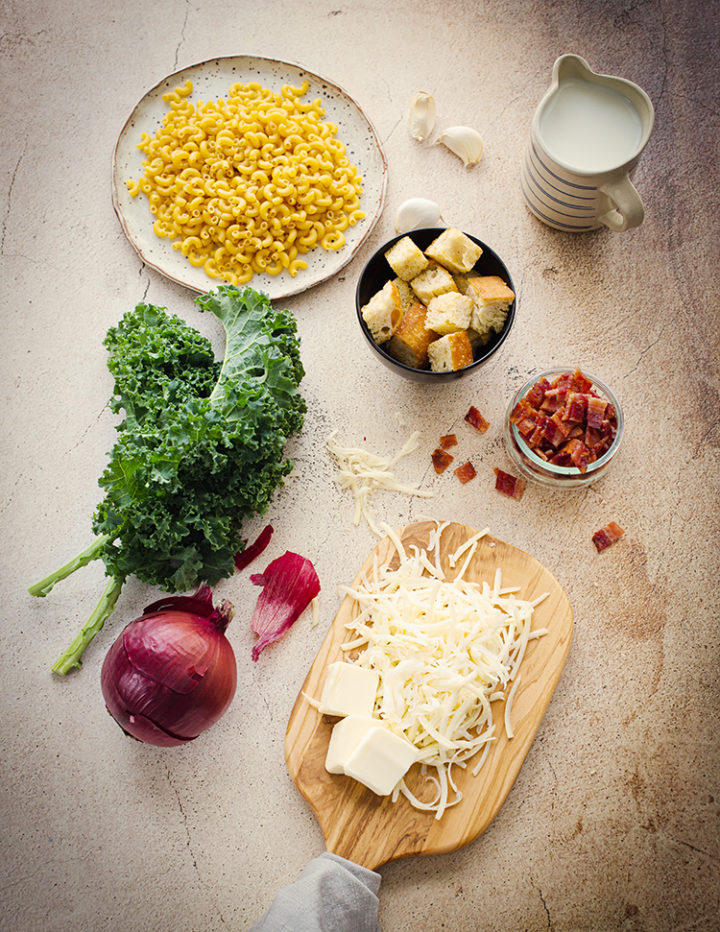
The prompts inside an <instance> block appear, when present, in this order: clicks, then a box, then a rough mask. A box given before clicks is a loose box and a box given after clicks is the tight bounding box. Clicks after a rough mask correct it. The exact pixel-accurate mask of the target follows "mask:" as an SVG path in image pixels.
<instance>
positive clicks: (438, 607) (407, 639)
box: [343, 524, 546, 819]
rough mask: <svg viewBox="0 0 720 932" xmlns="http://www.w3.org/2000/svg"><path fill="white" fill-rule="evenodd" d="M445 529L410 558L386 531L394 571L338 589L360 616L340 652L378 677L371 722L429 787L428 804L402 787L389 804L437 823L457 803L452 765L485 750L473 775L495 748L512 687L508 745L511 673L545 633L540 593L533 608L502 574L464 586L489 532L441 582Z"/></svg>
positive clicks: (466, 547) (379, 570) (469, 544)
mask: <svg viewBox="0 0 720 932" xmlns="http://www.w3.org/2000/svg"><path fill="white" fill-rule="evenodd" d="M445 527H447V524H444V525H439V526H438V527H437V529H436V530H434V531H433V534H432V539H431V542H430V546H429V547H428V550H427V551H425V550H418V549H417V548H413V552H412V553H411V554H407V553H406V552H405V550H404V548H403V546H402V543H401V542H400V541H399V539H398V538H397V536H396V535H395V534H394V532H392V531H391V530H390V529H389V528H387V527H385V528H384V530H385V531H386V533H388V536H389V537H390V539H391V541H392V543H393V545H394V547H395V549H396V550H397V552H398V556H399V559H400V564H399V566H398V567H397V568H396V569H392V570H390V569H388V568H387V566H382V567H380V566H378V565H377V563H375V565H374V567H373V572H372V574H371V578H369V579H368V578H365V579H363V581H362V583H361V584H360V585H358V586H357V587H355V588H351V587H343V591H344V593H346V594H348V595H350V596H351V597H352V598H353V599H354V600H355V602H356V604H357V610H358V614H357V616H356V617H355V618H354V619H353V621H352V622H350V623H349V624H348V625H347V627H348V629H349V630H350V631H352V634H353V637H352V640H350V641H348V642H346V643H345V644H344V645H343V650H344V651H346V652H348V653H350V652H353V651H359V653H358V655H357V657H356V658H355V659H354V660H352V661H351V662H353V663H356V664H359V665H360V666H363V667H369V668H371V669H374V670H377V671H378V673H379V674H380V687H379V690H378V696H377V699H376V704H375V710H374V713H373V714H374V715H376V716H378V717H380V718H382V719H384V721H385V722H386V724H387V725H388V726H389V727H390V728H391V730H393V731H395V732H396V733H398V734H400V735H403V736H404V737H405V738H407V739H408V740H409V741H411V742H412V743H413V744H414V745H415V747H416V748H418V750H419V752H420V753H419V756H418V761H419V762H420V763H421V764H423V765H425V767H424V773H425V777H426V779H427V780H429V781H430V782H431V784H432V785H433V792H434V798H433V799H431V800H430V801H421V800H420V799H418V798H417V796H415V795H414V794H413V793H412V792H411V791H410V789H409V788H408V786H407V784H406V782H405V780H402V781H400V783H399V784H398V786H397V787H396V789H395V791H394V794H393V798H394V799H397V798H398V796H399V794H400V793H402V794H403V795H404V796H405V797H406V798H407V799H408V800H409V801H410V803H411V804H412V805H413V806H415V807H416V808H418V809H423V810H432V811H434V812H435V814H436V818H438V819H439V818H440V817H441V816H442V814H443V812H444V811H445V810H446V809H447V807H448V806H452V805H455V804H457V803H458V802H459V801H460V799H461V798H462V793H461V791H459V790H458V788H457V786H456V784H455V781H454V779H453V774H452V768H453V766H459V767H462V768H464V767H465V766H466V761H467V760H468V759H469V758H471V757H473V756H474V755H476V754H478V753H479V752H482V753H481V754H480V758H479V760H478V762H477V764H476V765H475V767H474V768H473V774H477V772H478V771H479V769H480V767H481V766H482V764H483V763H484V761H485V758H486V755H487V753H488V751H489V749H490V745H491V743H492V742H493V741H496V740H497V737H496V735H495V734H494V732H495V724H496V723H495V722H494V721H493V709H492V703H493V702H495V700H497V699H501V698H502V697H503V696H504V695H505V691H506V689H507V687H508V685H509V684H511V683H512V688H511V690H510V692H509V694H508V701H507V703H506V709H505V722H504V724H505V728H506V732H507V735H508V737H509V738H512V736H513V732H512V728H511V722H510V712H511V706H512V698H513V696H514V691H515V689H516V688H517V685H518V683H519V676H518V668H519V667H520V664H521V663H522V659H523V656H524V654H525V650H526V648H527V645H528V642H529V641H530V640H532V639H533V638H537V637H540V636H541V635H543V634H545V633H546V631H545V630H544V629H538V630H534V631H533V630H532V616H533V610H534V608H535V606H536V605H538V604H539V603H540V602H541V601H542V599H544V598H545V596H544V595H543V596H541V597H539V598H537V599H535V600H534V601H526V600H523V599H519V598H518V597H517V595H516V593H517V589H503V588H502V580H501V573H500V570H499V569H498V570H497V572H496V574H495V578H494V581H493V584H492V586H491V585H489V584H488V583H487V582H483V583H474V582H469V581H467V580H465V579H464V574H465V572H466V570H467V567H468V565H469V563H470V560H471V559H472V557H473V555H474V553H475V551H476V549H477V544H478V541H479V540H480V538H482V537H483V536H484V535H485V534H486V533H487V530H485V531H480V532H479V533H477V534H476V535H474V536H473V537H472V538H470V540H469V541H466V542H465V543H464V544H463V545H462V546H461V547H460V548H458V550H457V551H456V552H455V553H454V554H453V555H451V557H450V559H449V563H450V566H451V567H454V566H455V565H456V564H457V563H458V562H459V561H460V560H462V564H461V566H460V569H459V570H458V572H457V575H456V577H455V578H454V579H453V580H449V579H447V578H446V577H445V574H444V573H443V571H442V568H441V566H440V560H439V545H440V536H441V534H442V532H443V530H444V528H445ZM433 556H434V560H433V559H430V558H431V557H433ZM433 768H434V770H435V775H433V774H432V773H431V771H432V769H433Z"/></svg>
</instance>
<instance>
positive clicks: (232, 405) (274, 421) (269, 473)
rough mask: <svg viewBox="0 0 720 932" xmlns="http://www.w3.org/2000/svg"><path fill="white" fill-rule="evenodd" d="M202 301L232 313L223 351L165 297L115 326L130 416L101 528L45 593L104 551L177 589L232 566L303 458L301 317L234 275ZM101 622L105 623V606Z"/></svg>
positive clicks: (115, 354)
mask: <svg viewBox="0 0 720 932" xmlns="http://www.w3.org/2000/svg"><path fill="white" fill-rule="evenodd" d="M196 304H197V305H198V307H199V309H200V310H201V311H206V312H207V311H209V312H210V313H212V314H214V315H215V316H216V317H217V318H218V319H219V320H220V321H221V322H222V324H223V327H224V329H225V334H226V347H225V355H224V358H223V360H222V362H221V363H218V362H216V360H215V358H214V354H213V352H212V347H211V344H210V342H209V341H208V340H207V339H205V338H204V337H202V336H201V335H200V334H199V333H197V331H195V330H194V329H193V328H191V327H189V326H188V325H187V324H186V323H184V322H183V321H182V320H181V319H180V318H178V317H174V316H170V315H168V314H167V313H166V312H165V310H164V309H162V308H157V307H153V306H150V305H146V304H139V305H138V306H137V307H136V308H135V310H134V311H130V312H128V313H127V314H126V315H125V316H124V317H123V319H122V320H121V322H120V323H119V324H118V325H117V326H116V327H114V328H112V329H111V330H110V331H108V334H107V337H106V340H105V345H106V346H107V348H108V350H109V353H110V356H109V360H108V367H109V369H110V372H111V373H112V375H113V376H114V378H115V390H114V395H113V398H112V400H111V407H112V408H113V410H114V411H116V412H120V411H124V413H125V416H124V419H123V420H122V421H121V422H120V424H119V425H118V427H117V431H118V438H117V441H116V443H115V446H114V448H113V450H112V452H111V454H110V458H109V462H108V465H107V468H106V469H105V471H104V473H103V475H102V476H101V478H100V480H99V484H100V486H101V488H102V489H104V492H105V497H104V499H103V501H102V502H101V503H100V504H99V506H98V508H97V510H96V512H95V515H94V518H93V530H94V531H95V533H96V534H97V535H98V540H97V541H96V542H95V543H94V544H93V545H91V547H90V548H88V550H87V551H84V552H83V554H81V555H80V557H78V558H76V559H75V561H71V563H69V564H66V566H65V567H63V568H61V570H59V571H56V573H55V574H51V575H50V576H48V577H46V578H45V579H44V580H41V581H40V582H39V583H37V584H35V586H33V587H31V589H30V591H31V592H32V593H33V594H35V595H45V594H46V593H47V592H49V591H50V589H51V588H52V586H53V585H54V583H55V582H57V581H58V580H59V579H62V578H64V576H66V575H69V573H70V572H73V571H74V569H76V568H78V566H80V565H84V564H85V563H87V562H89V560H90V559H94V558H97V557H100V558H101V559H102V560H103V561H104V562H105V565H106V571H107V573H108V575H109V576H110V577H111V579H112V580H115V581H116V582H117V581H119V584H120V585H121V584H122V581H123V580H124V579H125V578H126V577H127V576H129V575H135V576H136V577H138V578H139V579H141V580H142V581H144V582H147V583H150V584H153V585H157V586H160V587H161V588H163V589H165V590H167V591H174V592H179V591H186V590H188V589H190V588H193V587H195V586H197V585H199V584H200V583H201V582H208V583H210V584H212V583H214V582H216V581H217V580H218V579H221V578H223V577H226V576H229V575H231V574H232V573H233V571H234V562H233V558H234V555H235V553H236V552H237V551H238V550H241V549H242V547H243V540H242V536H241V527H242V522H243V520H244V519H245V518H247V517H249V516H251V515H256V514H263V513H264V512H265V511H266V510H267V508H268V506H269V504H270V502H271V500H272V496H273V493H274V492H275V490H276V489H277V488H278V487H279V486H280V485H281V484H282V481H283V479H284V477H285V476H287V475H288V473H289V472H290V471H291V470H292V467H293V463H292V461H291V460H289V459H287V458H286V457H285V456H284V452H283V451H284V448H285V445H286V443H287V441H288V439H289V438H290V437H291V436H292V435H293V434H296V433H297V432H299V431H300V429H301V428H302V425H303V419H304V414H305V411H306V405H305V402H304V400H303V398H302V397H301V395H300V393H299V388H298V386H299V384H300V381H301V379H302V378H303V375H304V370H303V366H302V361H301V359H300V343H299V339H298V336H297V328H296V323H295V320H294V318H293V317H292V315H291V314H290V312H289V311H284V310H277V309H275V308H273V307H272V305H271V303H270V301H269V299H268V298H267V296H266V295H264V294H260V293H258V292H255V291H253V290H252V289H251V288H244V289H238V288H236V287H234V286H232V285H221V286H220V287H219V288H217V289H216V290H215V291H214V292H211V293H209V294H207V295H203V296H201V297H199V298H198V299H197V301H196ZM116 588H117V587H116ZM117 592H119V588H117ZM117 592H116V591H115V589H113V596H114V598H113V599H112V604H111V605H110V606H109V611H112V607H113V606H114V603H115V600H116V599H117ZM101 601H102V600H101ZM106 601H108V600H107V599H106ZM96 612H97V610H96ZM94 614H96V613H94ZM108 614H109V612H108ZM105 617H107V615H106V616H105ZM103 620H104V619H103ZM94 627H95V629H96V630H99V627H102V622H101V623H100V626H99V627H98V626H97V618H96V620H95V624H94ZM96 630H94V631H93V632H92V634H91V635H90V637H92V636H93V635H94V633H96ZM76 641H77V639H76ZM87 643H89V638H88V639H87V641H85V640H83V639H82V638H81V642H80V646H79V648H77V649H75V650H74V651H73V652H72V656H70V657H68V656H67V652H66V655H63V657H62V658H60V660H59V661H58V663H57V664H56V665H55V667H54V668H53V669H56V670H57V672H67V670H68V669H71V668H72V667H73V666H79V657H80V656H81V654H82V651H83V650H84V649H85V647H86V646H87Z"/></svg>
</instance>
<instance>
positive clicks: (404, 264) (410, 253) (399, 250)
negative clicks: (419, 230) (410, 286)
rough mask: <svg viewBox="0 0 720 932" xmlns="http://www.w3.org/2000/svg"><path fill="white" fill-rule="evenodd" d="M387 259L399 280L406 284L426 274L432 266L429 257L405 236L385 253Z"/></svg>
mask: <svg viewBox="0 0 720 932" xmlns="http://www.w3.org/2000/svg"><path fill="white" fill-rule="evenodd" d="M385 258H386V259H387V261H388V264H389V266H390V268H391V269H392V270H393V272H394V273H395V274H396V275H397V276H398V278H402V280H403V281H406V282H409V281H410V279H411V278H415V276H416V275H419V274H420V273H421V272H424V271H425V269H426V268H427V267H428V265H429V264H430V262H429V260H428V258H427V256H426V255H425V254H424V253H423V251H422V250H421V249H420V247H419V246H417V245H416V244H415V243H414V242H413V241H412V240H411V239H410V237H409V236H403V238H402V239H399V240H398V241H397V243H395V245H394V246H391V247H390V249H388V251H387V252H386V253H385Z"/></svg>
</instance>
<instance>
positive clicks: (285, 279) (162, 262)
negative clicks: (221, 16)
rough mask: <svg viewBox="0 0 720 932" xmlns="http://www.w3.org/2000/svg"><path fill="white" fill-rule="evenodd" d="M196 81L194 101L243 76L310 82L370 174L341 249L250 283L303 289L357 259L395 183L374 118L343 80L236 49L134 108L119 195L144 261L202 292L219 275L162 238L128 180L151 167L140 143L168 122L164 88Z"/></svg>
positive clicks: (124, 140)
mask: <svg viewBox="0 0 720 932" xmlns="http://www.w3.org/2000/svg"><path fill="white" fill-rule="evenodd" d="M187 80H190V81H192V83H193V93H192V97H191V98H190V100H191V101H193V100H209V99H215V98H218V97H226V96H227V92H228V88H229V87H230V85H231V84H233V83H235V82H238V81H239V82H243V83H247V82H249V81H258V82H259V83H260V84H262V86H263V87H267V88H270V89H272V90H274V91H279V90H280V89H281V87H282V86H283V85H284V84H292V85H295V86H297V85H300V84H302V83H303V81H308V83H309V85H310V87H309V90H308V93H307V96H306V98H305V99H306V100H314V99H315V98H316V97H319V98H320V99H321V101H322V104H323V108H324V109H325V117H324V119H325V120H328V121H330V122H331V123H335V124H336V125H337V127H338V132H337V138H338V139H339V140H340V141H341V142H343V143H344V144H345V147H346V150H347V153H346V154H347V157H348V158H349V159H350V161H351V162H352V163H353V164H354V165H355V166H356V167H357V169H358V174H359V175H360V176H361V178H362V188H363V193H362V196H361V199H360V207H361V209H362V210H363V211H364V213H365V217H364V219H362V220H359V221H358V222H357V223H356V224H355V226H352V227H348V229H347V230H346V231H345V237H346V243H345V245H344V246H343V247H342V248H341V249H339V250H337V251H325V250H324V249H322V248H317V249H314V250H312V251H311V252H309V253H307V255H305V256H303V258H304V259H305V261H306V262H307V263H308V268H307V269H302V270H300V271H299V272H298V274H297V275H296V276H295V277H291V276H290V275H289V274H288V273H287V272H283V273H281V274H280V275H267V274H263V275H255V276H254V277H253V278H252V280H251V281H250V282H249V284H250V285H251V286H252V287H253V288H256V289H257V290H259V291H264V292H266V294H268V295H269V297H270V298H271V299H276V298H284V297H287V296H288V295H293V294H298V293H299V292H302V291H305V290H306V289H307V288H311V287H312V286H313V285H317V284H318V283H319V282H322V281H325V280H326V279H328V278H330V277H331V276H333V275H335V274H336V273H337V272H338V271H339V270H340V269H342V268H343V267H344V266H345V265H347V263H348V262H349V261H350V260H351V259H352V258H353V256H354V255H355V253H356V252H357V250H358V249H359V248H360V246H361V244H362V243H363V242H364V240H365V239H366V238H367V236H368V235H369V234H370V231H371V230H372V229H373V227H374V226H375V224H376V223H377V221H378V219H379V217H380V214H381V212H382V208H383V203H384V201H385V190H386V186H387V162H386V159H385V153H384V152H383V149H382V146H381V144H380V140H379V139H378V136H377V133H376V132H375V129H374V127H373V125H372V124H371V123H370V121H369V120H368V118H367V117H366V116H365V114H364V113H363V111H362V110H361V109H360V107H359V106H358V105H357V104H356V103H355V101H354V100H353V99H352V98H351V97H350V96H349V95H348V94H347V93H346V92H345V91H344V90H343V89H342V88H340V87H338V86H337V85H336V84H333V83H331V82H330V81H327V80H326V79H325V78H321V77H319V76H318V75H316V74H313V73H312V72H310V71H306V70H305V69H304V68H301V67H300V66H299V65H293V64H290V63H289V62H283V61H275V60H273V59H269V58H255V57H250V56H247V55H236V56H233V57H229V58H215V59H212V61H205V62H200V63H199V64H197V65H191V66H190V67H189V68H183V69H182V71H176V72H175V73H174V74H171V75H168V76H167V77H166V78H164V79H163V80H162V81H161V82H160V83H159V84H156V85H155V87H154V88H152V90H150V91H148V92H147V94H145V96H144V97H143V98H142V100H141V101H140V102H139V103H138V104H137V106H136V107H135V109H134V110H133V112H132V113H131V114H130V117H129V119H128V120H127V122H126V124H125V126H124V127H123V130H122V132H121V133H120V137H119V139H118V142H117V145H116V147H115V153H114V156H113V176H112V197H113V206H114V207H115V212H116V213H117V215H118V218H119V219H120V223H121V224H122V228H123V230H124V231H125V233H126V235H127V237H128V239H129V240H130V242H131V243H132V245H133V246H134V248H135V250H136V251H137V253H138V254H139V255H140V257H141V258H142V260H143V261H144V262H145V263H146V264H147V265H149V266H151V267H152V268H154V269H157V271H158V272H161V273H162V274H163V275H165V276H166V277H167V278H170V279H172V280H173V281H175V282H179V283H180V284H181V285H186V286H187V287H188V288H192V289H193V290H194V291H199V292H205V291H209V290H210V289H211V288H213V287H215V285H216V284H217V281H216V280H215V279H212V278H210V277H208V276H207V275H206V274H205V271H204V270H203V269H202V268H196V267H195V266H193V265H191V264H190V263H189V262H188V260H187V259H186V258H185V257H184V256H183V255H182V254H181V253H180V251H179V250H175V249H173V248H172V244H171V240H169V239H161V238H159V237H157V236H156V235H155V233H154V232H153V228H152V225H153V219H154V218H153V215H152V214H151V213H150V209H149V206H148V202H147V199H146V198H145V197H144V196H143V195H139V196H138V197H131V195H130V193H129V191H128V189H127V186H126V184H125V182H126V181H127V180H128V179H130V178H133V179H136V180H137V179H139V178H140V177H141V175H142V174H143V167H142V162H143V158H144V155H143V153H142V152H141V151H140V150H139V149H138V148H137V145H138V143H139V142H140V139H141V136H142V134H143V132H145V133H148V135H150V136H152V135H154V134H155V132H156V130H157V129H158V127H159V126H160V125H161V123H162V119H163V117H164V115H165V114H166V112H167V109H168V107H167V104H166V103H165V102H164V101H163V99H162V95H163V94H165V93H167V92H168V91H169V90H172V89H173V88H174V87H177V86H178V85H180V84H184V83H185V81H187Z"/></svg>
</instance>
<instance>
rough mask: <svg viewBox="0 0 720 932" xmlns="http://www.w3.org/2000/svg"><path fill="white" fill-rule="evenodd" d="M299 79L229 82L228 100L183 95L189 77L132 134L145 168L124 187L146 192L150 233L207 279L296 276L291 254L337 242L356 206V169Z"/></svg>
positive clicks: (297, 265)
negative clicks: (156, 119)
mask: <svg viewBox="0 0 720 932" xmlns="http://www.w3.org/2000/svg"><path fill="white" fill-rule="evenodd" d="M308 88H309V84H308V82H307V81H305V82H304V83H303V84H302V86H301V87H293V86H291V85H289V84H286V85H284V86H283V88H282V89H281V91H280V93H275V92H273V91H271V90H268V89H267V88H264V87H262V86H261V85H260V84H259V83H258V82H250V83H248V84H240V83H236V84H233V85H231V87H230V89H229V92H228V97H227V99H220V98H218V99H217V100H215V101H207V102H203V101H198V102H197V103H196V104H193V103H191V102H190V100H189V97H190V95H191V93H192V89H193V85H192V82H191V81H187V82H186V83H185V84H184V85H181V86H180V87H176V88H174V90H172V91H170V92H169V93H167V94H164V95H163V100H164V101H165V103H167V104H168V106H169V110H168V112H167V114H166V115H165V117H164V118H163V122H162V126H161V127H160V128H159V129H158V130H157V132H156V133H155V135H154V136H149V135H148V134H147V133H143V134H142V138H141V141H140V143H139V144H138V149H140V150H141V151H142V152H143V153H144V154H145V159H144V160H143V169H144V174H143V176H142V178H140V180H139V181H135V180H129V181H127V182H126V184H127V187H128V190H129V192H130V194H131V195H132V197H138V195H140V194H144V195H145V196H146V197H147V200H148V204H149V207H150V210H151V212H152V214H153V218H154V220H153V230H154V232H155V234H156V235H157V236H159V237H167V238H169V239H171V240H173V243H172V246H173V249H176V250H179V251H180V252H181V254H182V255H183V256H184V257H185V258H186V259H187V260H188V262H190V263H191V264H192V265H194V266H197V267H202V268H204V270H205V273H206V274H207V275H208V276H209V277H210V278H216V279H222V280H224V281H227V282H230V284H234V285H241V284H245V283H247V282H249V281H250V279H251V278H252V277H253V275H255V274H256V273H266V274H269V275H279V274H280V273H282V272H287V273H288V274H289V275H291V276H293V277H294V276H296V275H297V274H298V272H299V271H300V270H301V269H304V268H307V262H306V261H305V260H304V259H302V258H301V256H303V255H305V254H307V253H308V252H310V250H312V249H317V248H318V247H320V248H321V249H325V250H337V249H341V248H342V247H343V246H344V245H345V235H344V231H345V230H346V229H347V228H348V227H349V226H352V225H354V224H355V223H357V221H358V220H360V219H362V217H364V216H365V215H364V213H363V212H362V211H361V210H360V197H361V195H362V186H361V183H362V179H361V178H360V176H359V175H358V173H357V168H356V167H355V166H354V165H353V164H351V163H350V161H349V160H348V158H347V156H346V154H345V146H344V144H343V143H342V142H340V141H339V140H338V139H336V138H335V135H336V133H337V126H335V125H334V124H333V123H330V122H325V121H324V120H323V117H324V116H325V111H324V110H323V108H322V104H321V101H320V99H319V98H317V99H316V100H314V101H311V102H304V101H303V99H302V98H303V97H304V96H305V94H306V93H307V91H308Z"/></svg>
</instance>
